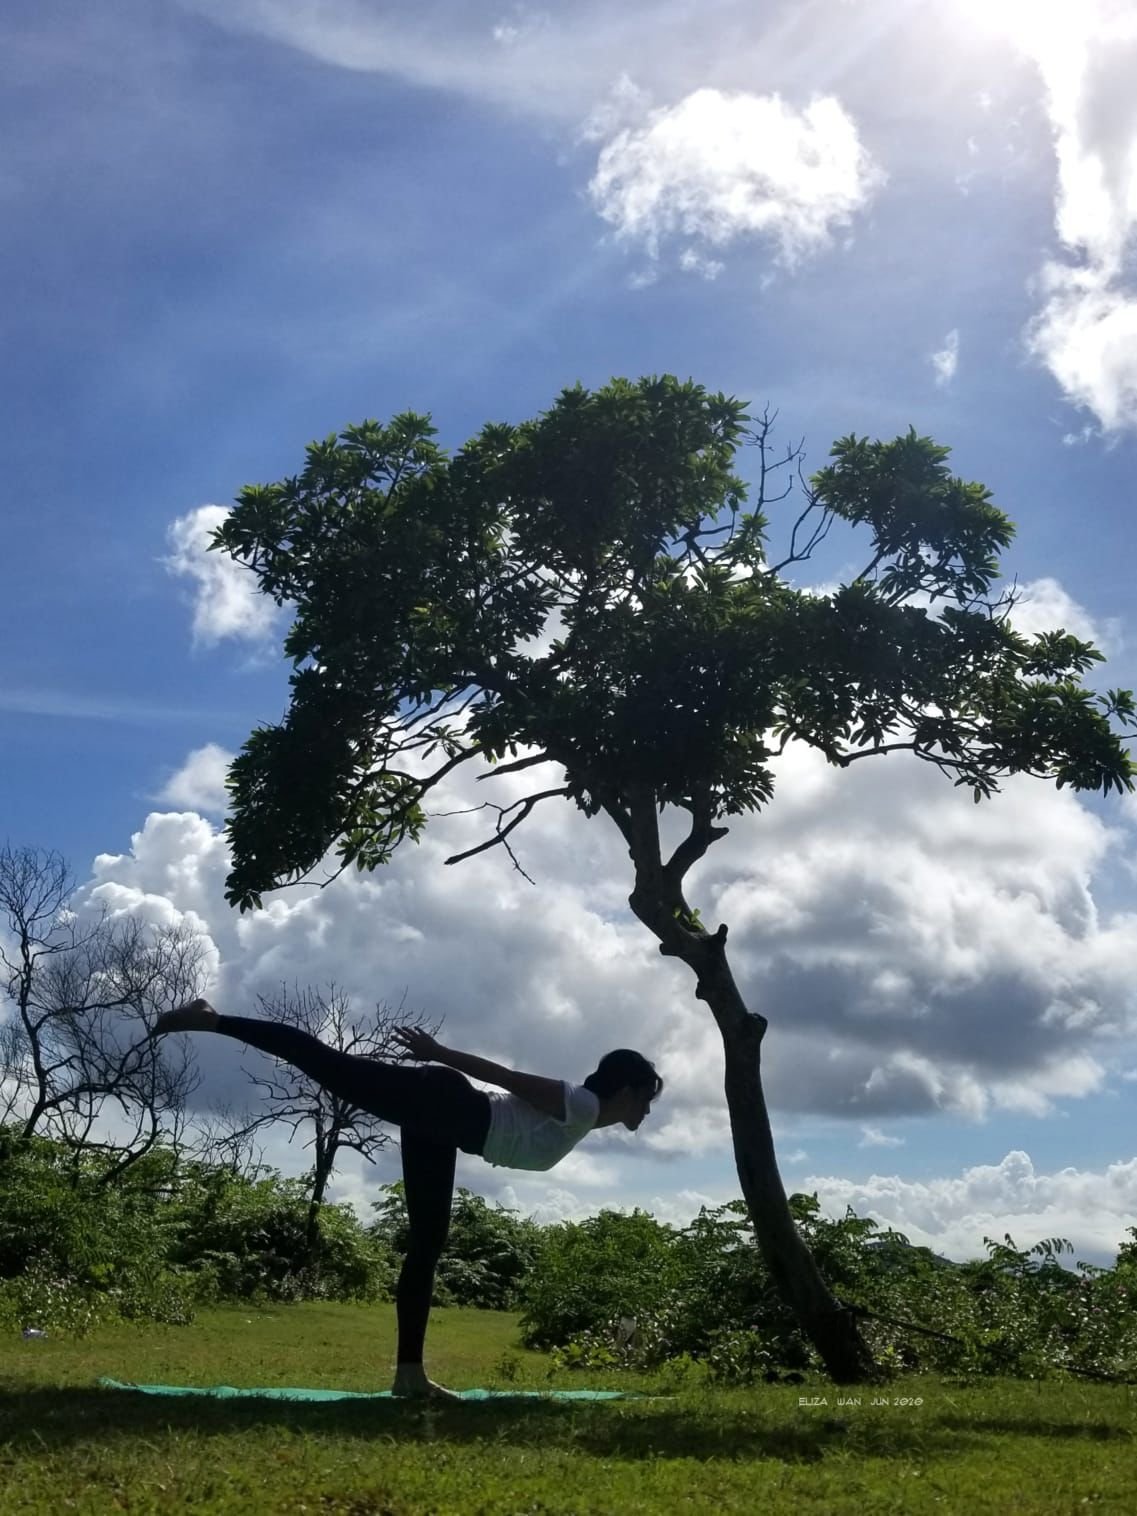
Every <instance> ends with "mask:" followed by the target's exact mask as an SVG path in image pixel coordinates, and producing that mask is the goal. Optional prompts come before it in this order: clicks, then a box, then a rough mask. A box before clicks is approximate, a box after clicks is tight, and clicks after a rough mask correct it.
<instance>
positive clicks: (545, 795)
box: [431, 785, 571, 884]
mask: <svg viewBox="0 0 1137 1516" xmlns="http://www.w3.org/2000/svg"><path fill="white" fill-rule="evenodd" d="M568 794H571V790H570V789H569V787H568V785H564V786H562V787H561V788H560V789H555V790H542V791H541V792H540V794H538V795H530V796H528V797H527V798H526V799H524V800H515V801H514V802H513V804H512V805H508V806H500V805H496V804H494V802H493V801H492V800H484V801H483V802H482V804H481V805H473V806H467V807H465V808H464V809H462V810H459V811H432V812H431V815H432V816H467V815H469V814H470V812H471V811H484V810H485V808H486V806H492V807H493V809H494V810H495V811H497V813H498V819H497V826H496V835H495V836H493V837H490V838H488V839H487V840H486V841H485V842H479V843H478V845H477V847H472V848H468V849H467V850H466V852H464V853H454V854H453V855H452V856H451V857H449V858H444V859H443V860H442V861H443V863H461V862H462V861H463V860H464V859H466V858H473V857H474V855H475V854H476V853H484V852H485V851H486V849H487V848H491V847H496V846H497V845H498V843H499V842H500V843H502V844H504V846H505V850H506V852H507V853H508V854H509V856H510V857H511V858H513V866H514V868H515V869H516V870H517V872H518V873H519V874H521V875H522V876H523V877H524V878H526V879H529V875H528V874H526V873H525V870H524V869H523V868H522V867H521V865H520V864H519V863H518V861H517V859H516V858H515V857H514V855H513V850H512V849H511V848H510V846H509V844H508V843H507V842H506V840H505V839H506V838H507V837H508V836H509V834H510V832H512V831H513V829H514V827H516V826H519V825H520V824H521V822H523V821H524V820H525V818H526V816H528V814H529V812H530V811H531V810H532V809H533V807H534V806H535V805H536V804H537V802H538V801H539V800H548V799H550V798H551V797H552V796H554V795H568ZM519 805H520V806H522V807H523V809H522V811H521V814H520V815H519V816H515V817H514V819H513V820H512V821H511V822H510V823H509V825H508V826H507V827H505V828H504V829H503V828H502V825H501V823H502V821H503V820H504V818H505V817H506V816H508V815H509V812H510V811H512V810H516V808H517V807H518V806H519ZM529 883H530V884H532V883H533V880H532V879H529Z"/></svg>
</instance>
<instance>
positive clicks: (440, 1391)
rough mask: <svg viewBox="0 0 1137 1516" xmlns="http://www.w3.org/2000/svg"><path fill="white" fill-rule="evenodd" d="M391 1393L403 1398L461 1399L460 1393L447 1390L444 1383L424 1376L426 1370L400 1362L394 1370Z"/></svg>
mask: <svg viewBox="0 0 1137 1516" xmlns="http://www.w3.org/2000/svg"><path fill="white" fill-rule="evenodd" d="M391 1394H392V1395H397V1396H398V1397H399V1398H400V1399H405V1400H461V1399H462V1397H461V1395H457V1394H455V1392H454V1391H453V1390H448V1389H447V1388H446V1386H445V1385H442V1384H435V1382H434V1380H433V1379H428V1378H427V1377H426V1370H425V1369H423V1368H422V1367H421V1365H417V1366H415V1367H413V1368H411V1367H408V1366H406V1365H404V1364H400V1365H399V1367H398V1369H397V1370H396V1371H395V1382H394V1384H393V1385H392V1386H391Z"/></svg>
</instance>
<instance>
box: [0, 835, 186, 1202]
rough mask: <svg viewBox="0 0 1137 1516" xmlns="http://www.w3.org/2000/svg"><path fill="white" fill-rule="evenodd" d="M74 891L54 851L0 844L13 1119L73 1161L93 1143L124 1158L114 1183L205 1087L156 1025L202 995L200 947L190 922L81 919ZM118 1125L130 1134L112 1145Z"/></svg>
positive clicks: (5, 1047) (109, 1172)
mask: <svg viewBox="0 0 1137 1516" xmlns="http://www.w3.org/2000/svg"><path fill="white" fill-rule="evenodd" d="M74 890H75V881H74V879H73V878H72V876H71V873H70V871H69V869H68V867H67V864H66V862H65V860H64V859H63V858H62V857H61V856H60V855H59V854H58V853H55V852H48V851H43V850H40V849H36V848H18V849H13V848H11V847H8V846H5V847H4V848H3V849H0V973H2V974H3V979H2V980H0V990H2V991H3V993H4V995H5V996H6V997H7V1001H8V1004H9V1016H8V1019H7V1021H6V1023H5V1030H4V1034H3V1038H2V1040H0V1055H2V1056H3V1060H4V1074H5V1084H6V1090H5V1097H4V1098H5V1106H6V1117H7V1119H12V1118H15V1121H16V1125H17V1127H18V1135H19V1136H20V1137H23V1138H29V1137H31V1136H32V1135H33V1134H35V1135H40V1136H45V1137H50V1138H53V1139H55V1140H56V1141H60V1142H63V1143H65V1144H67V1145H68V1146H69V1147H71V1148H72V1150H73V1151H74V1152H75V1153H76V1157H77V1158H78V1155H79V1154H80V1153H81V1152H84V1151H90V1150H91V1149H93V1148H98V1149H101V1150H103V1151H106V1152H112V1153H114V1154H116V1155H118V1157H117V1161H116V1162H114V1163H112V1164H110V1165H109V1166H108V1167H107V1169H106V1170H105V1171H104V1173H103V1182H104V1183H110V1182H112V1181H113V1180H114V1179H115V1178H116V1177H117V1176H118V1175H119V1174H120V1173H122V1171H123V1170H124V1169H125V1168H127V1167H129V1165H130V1164H132V1163H136V1162H137V1161H138V1159H139V1158H141V1157H142V1155H143V1154H144V1153H146V1152H148V1151H149V1150H150V1149H151V1148H152V1147H153V1146H154V1145H155V1143H156V1142H157V1141H158V1140H159V1138H160V1137H162V1136H163V1135H170V1134H171V1133H173V1134H174V1135H175V1136H176V1134H177V1132H178V1130H179V1126H180V1123H181V1121H182V1120H183V1119H184V1110H185V1102H186V1099H187V1097H188V1096H189V1095H190V1094H191V1093H192V1091H193V1090H194V1089H195V1088H196V1086H197V1083H198V1075H197V1071H196V1063H195V1061H194V1058H193V1053H192V1050H191V1048H190V1047H189V1046H181V1047H177V1046H175V1047H170V1046H169V1045H168V1044H169V1042H170V1041H172V1039H167V1040H166V1045H165V1046H164V1045H163V1044H162V1043H161V1042H159V1041H158V1040H155V1039H152V1038H151V1037H150V1035H149V1030H150V1027H151V1026H152V1024H153V1021H154V1018H155V1017H156V1016H157V1014H158V1013H159V1012H160V1011H162V1010H165V1009H168V1008H170V1007H172V1006H174V1005H177V1004H179V1003H180V1002H181V1001H183V1000H185V999H187V998H192V997H193V996H194V995H195V994H197V993H198V992H199V990H200V984H201V947H200V944H199V942H198V940H197V938H196V937H195V935H194V934H193V933H192V932H190V931H189V930H188V929H187V928H185V927H184V926H182V925H173V926H170V925H154V924H152V923H148V922H145V921H143V920H140V919H139V918H138V917H135V916H127V917H122V918H119V919H111V918H110V917H109V916H108V915H107V913H106V912H105V911H104V912H102V913H101V914H100V915H97V916H94V917H93V918H89V917H87V916H86V915H84V916H80V915H79V914H78V913H77V912H76V911H74V910H73V909H72V908H71V900H72V897H73V895H74ZM5 938H6V940H4V939H5ZM182 1041H183V1039H178V1042H182ZM116 1120H117V1122H119V1123H123V1124H124V1128H125V1129H123V1127H121V1126H120V1128H119V1130H118V1131H115V1132H114V1133H113V1137H112V1138H111V1140H108V1123H111V1124H112V1125H113V1123H114V1122H115V1121H116Z"/></svg>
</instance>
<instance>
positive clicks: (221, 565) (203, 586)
mask: <svg viewBox="0 0 1137 1516" xmlns="http://www.w3.org/2000/svg"><path fill="white" fill-rule="evenodd" d="M228 514H229V513H228V511H227V510H226V508H225V507H224V506H221V505H199V506H198V507H197V509H196V510H193V511H189V512H187V513H186V515H184V516H179V517H178V518H177V519H176V520H175V521H174V522H172V523H171V525H170V527H169V529H168V531H167V540H168V541H169V545H170V554H169V556H168V557H167V558H166V559H164V560H163V561H164V562H165V565H166V567H167V569H168V570H169V572H170V573H171V574H174V575H176V576H177V577H179V578H183V579H188V580H190V582H191V583H192V585H193V588H194V609H193V640H194V642H195V643H198V644H201V645H203V646H206V647H208V646H212V645H214V644H216V643H218V642H221V641H222V640H223V639H224V638H226V637H229V638H232V639H233V640H235V641H247V642H263V641H265V640H267V639H268V638H269V637H271V636H272V634H273V632H274V629H275V627H276V624H277V620H278V617H279V614H280V613H279V611H278V610H277V607H276V606H275V605H274V604H273V602H272V601H271V600H270V599H269V598H268V597H267V596H265V595H262V594H261V593H260V592H259V590H258V589H257V584H256V580H255V578H254V577H253V575H252V574H251V573H250V572H249V570H248V569H247V568H244V567H242V565H241V564H239V563H236V562H234V560H233V559H232V558H230V557H229V556H228V554H226V553H215V552H210V551H209V539H210V537H211V535H212V534H213V532H215V531H216V530H217V528H218V527H219V526H220V525H221V523H222V522H223V521H224V520H225V518H226V516H227V515H228Z"/></svg>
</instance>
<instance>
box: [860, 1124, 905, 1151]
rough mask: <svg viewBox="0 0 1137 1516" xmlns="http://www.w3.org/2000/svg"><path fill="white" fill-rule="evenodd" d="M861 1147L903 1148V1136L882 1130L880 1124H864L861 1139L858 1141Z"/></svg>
mask: <svg viewBox="0 0 1137 1516" xmlns="http://www.w3.org/2000/svg"><path fill="white" fill-rule="evenodd" d="M857 1146H858V1147H859V1148H902V1147H903V1146H904V1138H903V1137H890V1136H889V1135H888V1133H887V1132H882V1131H881V1129H880V1127H878V1126H863V1127H862V1128H861V1140H860V1142H858V1143H857Z"/></svg>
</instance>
